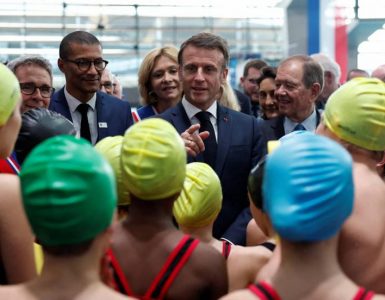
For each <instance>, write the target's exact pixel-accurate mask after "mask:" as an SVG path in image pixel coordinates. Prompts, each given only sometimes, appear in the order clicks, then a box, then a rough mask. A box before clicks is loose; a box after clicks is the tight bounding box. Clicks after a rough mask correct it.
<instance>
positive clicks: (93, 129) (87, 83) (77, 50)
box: [49, 31, 133, 144]
mask: <svg viewBox="0 0 385 300" xmlns="http://www.w3.org/2000/svg"><path fill="white" fill-rule="evenodd" d="M59 56H60V58H59V59H58V66H59V69H60V71H62V72H63V73H64V76H65V78H66V85H65V87H63V88H62V89H60V90H59V91H58V92H56V93H55V94H53V96H52V99H51V103H50V106H49V109H50V110H53V111H56V112H58V113H60V114H62V115H63V116H65V117H66V118H68V119H69V120H70V121H72V122H73V123H74V126H75V129H76V131H77V134H78V136H81V137H83V138H85V139H87V140H89V141H90V142H91V143H92V144H95V143H96V142H97V141H99V140H101V139H103V138H104V137H107V136H115V135H122V134H123V133H124V132H125V131H126V129H127V128H128V127H129V126H131V125H132V124H133V121H132V116H131V107H130V105H129V103H128V102H125V101H119V100H118V99H117V98H115V97H112V96H109V95H107V94H105V93H102V92H100V91H99V89H100V82H101V77H102V73H103V70H104V69H105V68H106V66H107V64H108V61H106V60H104V59H103V57H102V46H101V44H100V42H99V40H98V39H97V38H96V37H95V36H93V35H92V34H90V33H88V32H85V31H75V32H72V33H70V34H68V35H67V36H65V37H64V38H63V40H62V41H61V43H60V49H59Z"/></svg>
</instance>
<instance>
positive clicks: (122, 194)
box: [95, 135, 131, 205]
mask: <svg viewBox="0 0 385 300" xmlns="http://www.w3.org/2000/svg"><path fill="white" fill-rule="evenodd" d="M122 143H123V136H121V135H117V136H109V137H106V138H104V139H102V140H101V141H99V142H98V143H97V144H96V145H95V149H96V150H97V151H98V152H99V153H100V154H101V155H103V157H104V158H105V159H106V160H107V161H108V162H109V163H110V165H111V167H112V169H113V170H114V173H115V178H116V184H117V191H118V205H128V204H130V202H131V200H130V194H129V193H128V191H127V189H125V188H124V185H123V180H122V168H121V165H120V154H121V153H122Z"/></svg>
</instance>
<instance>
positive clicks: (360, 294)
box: [353, 287, 374, 300]
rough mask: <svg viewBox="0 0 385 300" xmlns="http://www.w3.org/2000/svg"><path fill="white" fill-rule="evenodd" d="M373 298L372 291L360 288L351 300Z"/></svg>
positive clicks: (368, 299)
mask: <svg viewBox="0 0 385 300" xmlns="http://www.w3.org/2000/svg"><path fill="white" fill-rule="evenodd" d="M373 296H374V293H373V292H372V291H369V290H367V289H364V288H362V287H360V288H359V289H358V291H357V293H356V295H355V296H354V298H353V300H370V299H372V298H373Z"/></svg>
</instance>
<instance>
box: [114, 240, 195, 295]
mask: <svg viewBox="0 0 385 300" xmlns="http://www.w3.org/2000/svg"><path fill="white" fill-rule="evenodd" d="M198 244H199V241H198V240H196V239H193V238H191V237H190V236H188V235H185V236H183V237H182V239H181V240H180V241H179V243H178V245H177V246H176V247H175V249H174V250H173V251H172V252H171V253H170V255H169V256H168V258H167V261H166V263H165V264H164V265H163V267H162V269H161V270H160V272H159V273H158V275H157V276H156V277H155V279H154V280H153V282H152V283H151V285H150V287H149V288H148V290H147V291H146V293H145V294H144V295H143V296H139V298H140V299H163V298H164V296H165V295H166V293H167V291H168V289H169V288H170V286H171V284H172V283H173V282H174V280H175V278H176V276H177V275H178V273H179V271H180V270H181V269H182V268H183V266H184V265H185V264H186V262H187V260H188V259H189V257H190V256H191V254H192V253H193V251H194V249H195V248H196V247H197V246H198ZM106 255H107V257H108V259H109V262H110V264H111V266H112V268H113V272H114V280H115V286H116V290H117V291H119V292H121V293H122V294H125V295H128V296H133V297H138V296H137V295H134V293H133V292H132V289H131V288H130V286H129V284H128V281H127V279H126V277H125V276H124V272H123V270H122V269H121V267H120V265H119V262H118V261H117V259H116V258H115V255H114V253H113V251H112V249H109V250H108V251H107V254H106Z"/></svg>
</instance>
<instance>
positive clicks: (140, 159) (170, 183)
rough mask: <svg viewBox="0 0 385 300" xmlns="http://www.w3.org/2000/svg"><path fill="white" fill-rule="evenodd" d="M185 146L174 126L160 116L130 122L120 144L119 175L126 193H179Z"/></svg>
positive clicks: (164, 195)
mask: <svg viewBox="0 0 385 300" xmlns="http://www.w3.org/2000/svg"><path fill="white" fill-rule="evenodd" d="M186 157H187V155H186V150H185V147H184V144H183V141H182V138H181V137H180V136H179V134H178V132H177V131H176V130H175V129H174V127H173V126H172V125H171V124H170V123H168V122H166V121H164V120H162V119H155V118H154V119H146V120H143V121H141V122H139V123H136V124H134V125H133V126H131V127H130V128H129V129H128V130H127V131H126V133H125V135H124V139H123V146H122V156H121V164H122V179H123V184H124V186H125V187H126V189H127V190H128V191H129V193H130V194H133V195H135V196H136V197H138V198H139V199H142V200H158V199H164V198H167V197H170V196H172V195H175V194H177V193H180V191H181V190H182V187H183V182H184V179H185V176H186Z"/></svg>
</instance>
